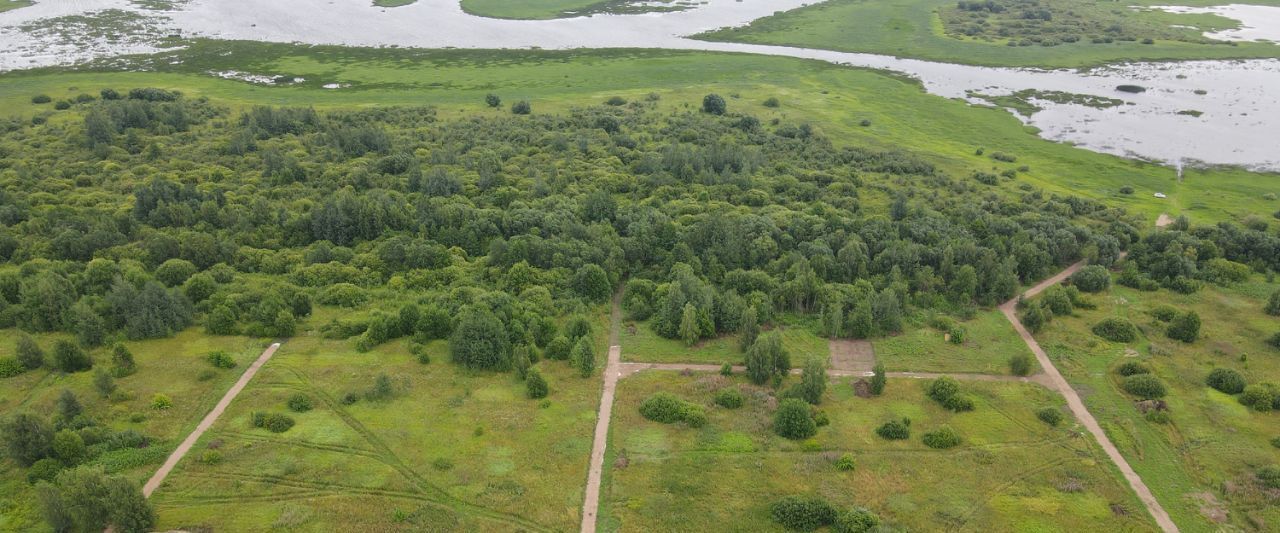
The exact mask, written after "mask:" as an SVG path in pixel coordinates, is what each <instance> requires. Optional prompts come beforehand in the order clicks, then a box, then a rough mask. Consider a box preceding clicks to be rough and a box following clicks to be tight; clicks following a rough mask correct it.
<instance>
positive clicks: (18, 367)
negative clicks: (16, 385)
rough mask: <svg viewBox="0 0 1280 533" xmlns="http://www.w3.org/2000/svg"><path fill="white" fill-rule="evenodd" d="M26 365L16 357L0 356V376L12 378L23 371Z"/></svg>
mask: <svg viewBox="0 0 1280 533" xmlns="http://www.w3.org/2000/svg"><path fill="white" fill-rule="evenodd" d="M26 371H27V369H26V367H24V366H22V363H20V362H18V358H16V357H0V378H11V377H14V376H16V375H18V374H21V373H23V372H26Z"/></svg>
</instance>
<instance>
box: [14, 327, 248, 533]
mask: <svg viewBox="0 0 1280 533" xmlns="http://www.w3.org/2000/svg"><path fill="white" fill-rule="evenodd" d="M17 337H18V333H17V330H13V329H6V330H0V339H4V341H3V342H0V357H8V356H11V355H12V354H13V350H14V342H15V340H16V339H17ZM57 338H65V336H57V335H40V336H36V339H37V342H38V343H39V344H40V345H41V347H42V348H44V349H45V351H46V353H48V352H50V351H52V346H53V342H54V340H55V339H57ZM265 344H266V342H265V341H261V340H255V339H248V338H245V337H210V336H206V335H204V334H203V333H202V332H201V331H199V330H198V329H195V328H192V329H188V330H186V331H183V332H181V333H179V334H178V335H176V336H174V337H172V338H167V339H157V340H150V341H139V342H126V343H125V345H126V346H127V347H128V348H129V349H130V351H132V352H133V355H134V358H135V361H136V362H137V366H138V371H137V373H135V374H133V375H131V376H128V377H123V378H118V379H116V385H117V386H118V387H119V390H120V391H122V393H123V394H121V395H120V396H118V397H116V398H113V399H111V400H108V399H104V398H102V397H101V396H100V395H99V394H98V392H97V391H96V390H95V389H94V386H93V372H79V373H75V374H61V373H59V372H57V371H51V370H49V369H38V370H33V371H29V372H26V373H25V374H22V375H20V376H17V377H13V378H7V379H4V380H3V381H0V416H4V415H9V414H12V413H15V412H19V411H29V412H33V413H37V414H41V415H49V414H52V413H53V412H54V405H55V402H56V401H57V398H58V396H59V395H60V394H62V391H64V390H70V391H72V392H73V393H75V395H76V397H77V398H78V399H79V401H80V403H81V404H82V405H83V406H84V409H85V413H86V414H87V415H88V416H89V417H90V418H93V419H95V420H97V421H98V423H99V425H101V426H103V427H105V428H107V429H109V430H111V431H123V430H133V431H136V432H138V433H140V434H142V435H144V436H146V437H148V438H150V440H151V442H150V444H149V445H148V446H146V447H143V448H135V449H123V450H115V451H109V452H106V453H103V454H102V455H99V456H97V457H94V458H92V459H89V460H88V461H87V463H86V464H89V465H101V466H102V467H104V468H105V469H106V470H107V471H108V472H109V473H117V474H121V475H124V476H127V477H128V478H130V479H132V480H134V481H137V482H138V483H142V482H143V481H146V479H147V478H149V477H150V476H151V474H152V473H153V472H154V471H155V469H156V468H157V467H159V466H160V464H161V463H163V462H164V460H165V457H167V456H168V454H169V452H170V451H172V450H173V448H174V447H175V446H177V445H178V443H179V442H180V441H181V440H182V439H183V437H185V436H186V434H187V433H188V432H190V431H191V429H192V428H194V427H195V425H196V423H197V422H198V421H199V420H200V418H201V417H203V416H204V415H205V413H206V412H208V411H209V409H210V408H212V407H213V405H214V404H215V403H216V402H217V401H218V399H219V398H221V397H222V394H223V393H224V392H225V391H226V389H227V388H228V387H230V385H231V383H233V382H234V381H235V380H236V379H237V378H238V377H239V376H240V372H241V371H243V369H244V367H245V365H247V364H248V363H249V362H250V361H252V360H253V359H254V357H256V355H257V353H258V352H261V351H262V347H263V346H265ZM215 350H222V351H226V352H227V353H228V354H229V355H231V357H232V358H233V360H234V361H235V362H236V363H237V367H236V368H233V369H228V370H220V369H215V368H214V367H212V366H211V365H210V364H209V363H208V362H207V361H206V360H205V355H207V354H208V353H209V352H212V351H215ZM92 355H93V358H94V359H95V365H97V366H101V367H103V368H107V367H109V366H110V364H111V355H110V350H109V349H99V350H96V351H94V352H92ZM156 394H164V395H166V396H168V397H169V398H170V399H172V400H173V406H172V407H170V408H168V409H165V410H157V409H153V408H152V406H151V403H152V398H153V397H154V396H155V395H156ZM0 494H3V495H4V496H3V497H2V498H0V502H3V504H2V505H0V531H25V530H31V529H33V528H35V529H39V528H40V527H43V526H44V523H43V521H42V519H41V517H40V513H39V510H38V508H37V507H36V504H35V492H34V490H33V488H32V486H31V485H30V484H28V483H27V480H26V479H25V475H23V474H22V469H19V468H17V467H16V466H15V465H14V464H13V463H11V462H9V461H3V462H0Z"/></svg>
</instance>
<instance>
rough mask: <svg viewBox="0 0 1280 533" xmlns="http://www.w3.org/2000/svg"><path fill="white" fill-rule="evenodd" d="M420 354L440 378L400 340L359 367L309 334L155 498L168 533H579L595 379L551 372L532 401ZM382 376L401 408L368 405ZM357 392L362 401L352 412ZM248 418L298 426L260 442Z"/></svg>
mask: <svg viewBox="0 0 1280 533" xmlns="http://www.w3.org/2000/svg"><path fill="white" fill-rule="evenodd" d="M606 327H607V323H600V324H599V325H598V328H600V329H597V331H604V329H605V328H606ZM597 337H604V335H603V333H598V334H597ZM426 348H427V353H428V354H429V355H430V357H431V363H429V364H426V365H423V364H420V363H418V362H417V361H416V360H415V358H414V356H413V355H411V354H410V353H409V352H408V350H407V349H406V346H405V342H404V341H397V342H392V343H388V344H384V345H382V346H380V347H378V348H377V349H375V350H373V351H370V352H368V353H357V352H356V351H355V350H354V349H352V348H351V347H350V343H347V342H343V341H328V340H323V339H320V338H318V337H316V336H312V335H304V336H301V337H296V338H294V339H291V340H289V341H288V342H286V343H285V344H284V345H283V346H282V347H281V349H280V351H279V353H278V354H277V355H276V356H275V358H273V359H272V361H271V362H269V363H268V364H267V366H265V367H264V368H263V370H262V371H261V372H260V373H259V375H258V377H257V378H256V379H255V380H254V381H253V382H252V383H251V384H250V386H249V387H248V388H246V390H245V391H244V393H242V395H241V396H240V398H238V399H237V400H236V401H235V402H234V403H233V404H232V406H231V408H229V409H228V410H227V412H226V414H225V415H224V416H223V418H221V419H220V420H219V421H218V423H217V424H215V425H214V427H213V428H212V429H211V430H210V432H209V433H207V434H206V436H205V437H203V438H202V439H201V440H200V441H199V442H198V443H197V444H196V447H195V448H194V449H193V451H192V453H191V455H190V456H189V458H188V459H187V460H185V461H183V462H182V463H180V465H179V467H178V468H177V469H176V470H175V471H174V473H173V474H172V475H171V476H170V477H169V480H168V481H167V482H166V483H165V485H163V486H161V488H160V489H159V490H158V491H157V492H156V495H155V501H156V504H157V509H158V511H159V515H160V522H159V525H160V526H161V527H162V528H180V527H181V528H188V527H194V526H208V527H213V528H214V529H216V530H223V529H230V530H236V529H253V528H257V527H263V525H273V526H274V527H286V528H289V529H291V530H301V531H332V530H335V529H337V530H350V529H352V528H356V529H368V528H373V529H380V530H381V529H392V530H400V529H404V530H414V529H416V528H422V527H449V526H450V525H451V524H452V527H454V528H460V529H465V530H472V531H508V530H510V529H511V528H512V527H524V528H526V529H527V530H531V531H543V530H548V531H551V530H554V531H563V530H569V529H573V528H574V527H576V525H577V523H578V521H579V520H580V518H579V515H578V512H579V509H580V506H581V501H582V491H581V486H582V484H583V482H584V481H585V478H586V468H587V455H588V453H589V452H590V446H591V427H592V425H593V424H594V421H595V408H596V403H597V402H598V401H599V398H598V396H599V387H600V382H599V379H598V377H597V378H588V379H583V378H581V377H579V376H577V375H576V374H575V373H574V372H573V371H572V369H570V368H568V366H567V365H566V364H565V363H564V362H561V361H546V362H543V363H541V364H540V365H539V368H540V369H541V370H542V372H543V374H544V375H545V376H546V377H547V380H548V381H549V382H550V387H551V395H550V396H549V397H548V399H547V400H546V401H545V402H544V401H540V400H529V399H527V398H525V395H524V384H523V383H521V382H519V381H518V380H516V379H515V378H514V377H513V376H511V375H510V374H505V373H503V374H485V373H481V374H472V373H468V372H467V371H465V370H463V369H460V368H459V367H457V366H455V365H453V364H450V363H449V355H448V349H447V346H446V343H444V342H443V341H435V342H432V343H430V344H428V345H427V346H426ZM599 356H600V358H601V360H603V357H604V354H603V352H600V353H599ZM601 365H603V363H601ZM380 374H386V375H388V376H390V377H391V380H392V383H393V384H394V388H395V390H396V392H395V393H394V395H393V396H392V397H391V398H390V399H386V400H376V399H369V398H364V397H362V395H363V394H364V393H365V392H366V391H367V390H369V389H370V388H371V387H372V386H373V384H374V382H375V380H376V378H377V376H378V375H380ZM348 393H351V394H354V395H355V397H357V398H359V399H358V401H356V402H354V403H352V404H347V403H346V402H345V401H344V399H343V397H344V396H345V395H347V394H348ZM297 394H303V395H306V396H308V397H310V398H312V399H313V403H314V408H313V409H312V410H310V411H307V412H303V413H292V412H290V411H289V409H288V408H287V407H286V405H285V404H286V401H287V400H288V399H289V398H290V397H291V396H293V395H297ZM254 412H279V413H289V414H290V415H291V416H292V417H294V418H295V419H296V425H295V426H293V427H292V428H291V429H289V430H288V431H287V432H284V433H280V434H274V433H271V432H268V431H267V430H264V429H256V428H254V427H253V425H252V421H251V419H252V414H253V413H254ZM211 453H216V455H217V456H218V459H217V460H208V457H209V454H211ZM575 487H577V488H575ZM233 509H234V512H232V511H231V510H233Z"/></svg>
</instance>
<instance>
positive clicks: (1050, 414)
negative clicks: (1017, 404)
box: [1036, 407, 1062, 426]
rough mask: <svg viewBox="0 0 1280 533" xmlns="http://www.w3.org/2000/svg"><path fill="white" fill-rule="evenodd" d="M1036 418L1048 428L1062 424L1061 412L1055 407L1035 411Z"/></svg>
mask: <svg viewBox="0 0 1280 533" xmlns="http://www.w3.org/2000/svg"><path fill="white" fill-rule="evenodd" d="M1036 418H1039V419H1040V421H1041V422H1044V423H1046V424H1049V425H1050V426H1057V425H1058V424H1061V423H1062V410H1061V409H1058V408H1057V407H1045V408H1044V409H1041V410H1039V411H1036Z"/></svg>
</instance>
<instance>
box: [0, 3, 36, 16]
mask: <svg viewBox="0 0 1280 533" xmlns="http://www.w3.org/2000/svg"><path fill="white" fill-rule="evenodd" d="M31 5H35V2H32V1H31V0H0V13H4V12H5V11H13V10H15V9H22V8H24V7H27V6H31Z"/></svg>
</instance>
